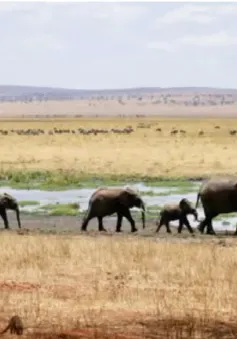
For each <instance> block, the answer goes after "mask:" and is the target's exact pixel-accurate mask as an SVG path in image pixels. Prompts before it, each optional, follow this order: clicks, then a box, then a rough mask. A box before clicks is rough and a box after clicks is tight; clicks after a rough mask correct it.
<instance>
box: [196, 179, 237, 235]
mask: <svg viewBox="0 0 237 339" xmlns="http://www.w3.org/2000/svg"><path fill="white" fill-rule="evenodd" d="M199 199H200V200H201V202H202V206H203V210H204V215H205V218H204V220H203V221H201V223H200V224H199V225H198V229H199V231H200V232H201V233H203V232H204V229H205V227H207V234H215V231H214V229H213V226H212V219H213V218H215V217H216V216H217V215H218V214H222V213H223V214H224V213H231V212H237V177H233V176H231V177H228V176H226V177H212V178H210V179H208V180H206V181H205V182H203V184H202V185H201V187H200V190H199V192H198V195H197V202H196V208H197V206H198V202H199ZM235 234H236V232H235Z"/></svg>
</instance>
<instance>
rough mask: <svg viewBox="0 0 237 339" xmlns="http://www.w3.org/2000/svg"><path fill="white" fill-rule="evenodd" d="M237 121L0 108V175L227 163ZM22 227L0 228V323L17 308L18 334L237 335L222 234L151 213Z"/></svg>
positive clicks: (142, 175) (51, 182) (75, 176)
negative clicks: (134, 228) (132, 225)
mask: <svg viewBox="0 0 237 339" xmlns="http://www.w3.org/2000/svg"><path fill="white" fill-rule="evenodd" d="M236 127H237V122H236V119H234V118H229V119H224V118H207V117H206V118H201V119H200V118H196V117H195V118H189V117H180V118H177V117H175V118H174V117H173V118H171V117H170V118H164V117H155V116H150V117H149V116H146V117H136V116H133V117H129V116H127V117H126V116H125V117H123V118H121V117H112V118H108V117H97V118H93V117H78V118H50V119H49V118H48V119H42V118H25V119H24V120H23V119H19V118H9V119H2V120H1V126H0V145H1V146H0V147H1V152H0V163H1V171H0V176H1V181H2V182H3V183H4V182H9V183H11V184H12V185H15V186H16V187H18V186H19V187H20V186H22V185H25V186H26V187H29V188H30V187H31V185H36V182H37V183H38V184H39V188H40V187H41V186H40V185H48V187H56V186H58V187H60V188H62V187H69V186H70V187H72V186H76V185H82V184H83V183H85V182H86V183H88V184H90V185H92V184H93V183H94V182H95V180H100V182H101V183H102V184H104V185H106V184H108V183H109V184H110V183H111V182H113V183H116V184H118V183H120V182H124V181H125V182H126V183H129V182H132V181H137V182H139V181H143V182H150V183H151V182H152V183H153V184H154V185H155V184H156V182H161V181H167V182H168V181H170V182H171V183H172V182H181V181H182V182H184V181H188V180H190V179H200V178H204V177H207V176H209V175H213V174H236V169H237V158H236V156H235V149H236V144H237V135H236V131H235V128H236ZM6 131H7V132H6ZM42 131H43V132H42ZM59 194H60V191H59ZM184 196H185V193H184ZM34 218H37V216H34ZM71 218H75V219H76V218H78V216H74V217H71ZM39 220H40V217H39ZM63 220H64V221H63V222H65V223H66V222H69V221H68V220H70V219H63ZM61 222H62V221H61ZM78 225H79V223H78ZM139 226H140V225H139ZM22 227H23V229H22V230H21V231H17V230H16V229H15V227H14V228H12V230H11V231H2V232H1V235H0V236H1V256H0V267H1V272H0V290H1V294H0V303H1V326H2V327H4V325H5V324H6V323H7V321H8V319H9V317H10V316H11V315H13V313H14V314H15V313H17V314H19V315H20V316H22V318H23V321H24V323H25V325H26V327H27V329H26V331H25V334H24V336H25V337H28V338H33V337H34V338H121V339H122V338H131V339H133V338H134V339H135V338H235V337H236V335H237V325H236V316H237V308H236V305H237V287H236V279H237V273H236V272H237V270H236V267H237V246H236V240H235V238H234V237H233V236H224V235H223V236H217V237H213V236H206V235H202V236H201V235H198V234H197V233H195V235H194V236H191V235H189V234H188V233H187V232H186V231H185V232H184V233H183V234H181V235H177V232H176V231H173V234H171V235H170V234H168V235H166V233H165V231H163V232H161V234H159V235H155V234H154V230H155V224H154V220H150V221H148V230H149V229H150V230H151V232H150V233H149V235H147V233H146V234H143V231H142V230H140V231H139V232H138V233H137V234H129V233H128V232H124V234H120V235H117V234H115V233H114V232H108V234H105V235H99V234H98V232H97V231H95V230H93V231H91V232H87V233H86V234H85V233H83V234H81V233H80V232H78V234H70V233H67V234H57V232H55V233H54V234H51V233H48V234H46V233H43V232H27V229H24V221H23V225H22ZM43 227H44V226H43ZM7 336H8V335H7V334H6V335H5V337H7Z"/></svg>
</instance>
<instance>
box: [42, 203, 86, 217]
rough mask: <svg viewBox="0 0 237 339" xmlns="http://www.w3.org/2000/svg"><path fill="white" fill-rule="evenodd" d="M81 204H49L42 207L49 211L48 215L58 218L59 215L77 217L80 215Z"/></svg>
mask: <svg viewBox="0 0 237 339" xmlns="http://www.w3.org/2000/svg"><path fill="white" fill-rule="evenodd" d="M79 208H80V206H79V204H78V203H69V204H48V205H44V206H42V208H41V209H42V210H44V211H47V212H48V213H47V214H48V215H52V216H57V215H71V216H76V215H78V214H79V211H78V210H79Z"/></svg>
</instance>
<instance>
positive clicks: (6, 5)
mask: <svg viewBox="0 0 237 339" xmlns="http://www.w3.org/2000/svg"><path fill="white" fill-rule="evenodd" d="M35 5H36V3H29V2H28V3H26V2H23V3H22V2H10V1H0V12H28V11H31V10H33V9H34V8H35Z"/></svg>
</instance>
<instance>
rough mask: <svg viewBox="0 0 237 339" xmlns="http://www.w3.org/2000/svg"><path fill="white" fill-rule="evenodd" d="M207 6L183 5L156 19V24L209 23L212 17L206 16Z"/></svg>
mask: <svg viewBox="0 0 237 339" xmlns="http://www.w3.org/2000/svg"><path fill="white" fill-rule="evenodd" d="M207 9H208V6H205V5H204V6H197V5H184V6H182V7H178V8H176V9H174V10H172V11H170V12H167V13H166V14H165V15H164V16H163V17H161V18H158V19H157V22H156V24H158V25H159V24H176V23H179V22H190V21H191V22H197V23H209V22H211V21H212V19H213V18H212V16H211V15H210V14H206V12H207Z"/></svg>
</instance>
